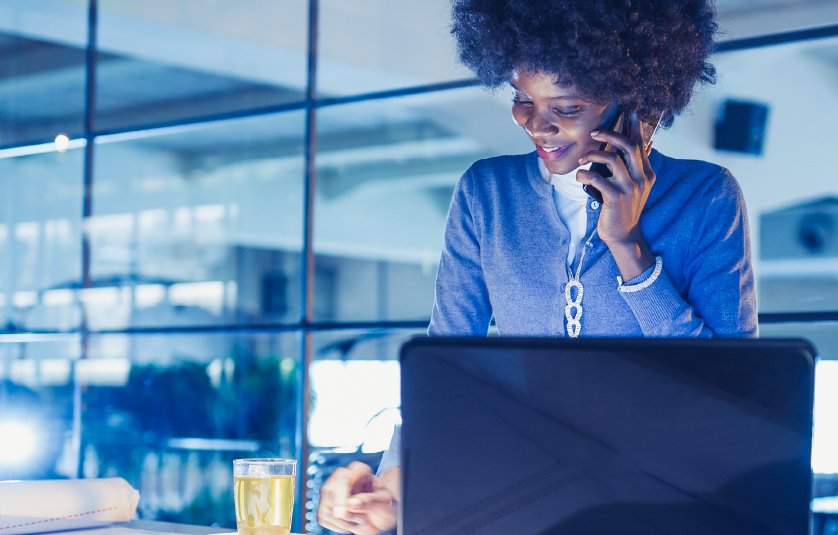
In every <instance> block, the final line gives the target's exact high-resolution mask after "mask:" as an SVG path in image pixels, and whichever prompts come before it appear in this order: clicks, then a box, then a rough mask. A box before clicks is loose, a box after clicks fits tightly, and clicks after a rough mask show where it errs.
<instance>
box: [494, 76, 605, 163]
mask: <svg viewBox="0 0 838 535" xmlns="http://www.w3.org/2000/svg"><path fill="white" fill-rule="evenodd" d="M554 80H555V77H553V76H550V75H549V74H545V73H539V74H530V73H528V72H526V71H524V70H516V71H514V72H513V73H512V77H511V78H510V80H509V84H510V85H511V86H512V90H513V95H514V98H513V101H512V102H513V104H512V117H513V118H514V119H515V122H516V123H517V124H518V126H520V127H521V128H523V129H524V131H525V132H526V133H527V135H528V136H529V137H530V139H531V140H532V142H533V143H535V146H536V150H537V151H538V156H539V157H540V158H541V159H542V160H544V164H545V165H546V166H547V169H548V170H549V171H550V172H551V173H553V174H556V175H564V174H567V173H569V172H571V171H573V170H574V169H576V168H577V167H579V159H580V158H581V157H582V156H585V155H586V154H587V153H588V152H589V151H592V150H598V149H599V145H600V142H599V141H595V140H594V139H593V138H591V132H592V131H594V130H596V129H602V128H606V127H607V126H608V123H609V122H610V120H611V117H612V116H613V115H614V110H615V109H616V105H611V106H601V105H598V104H594V103H593V102H590V101H589V100H586V99H585V98H583V97H582V95H581V94H579V92H578V91H577V90H576V88H574V87H573V86H570V87H560V86H558V85H556V84H555V83H554Z"/></svg>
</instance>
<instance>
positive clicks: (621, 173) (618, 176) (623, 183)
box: [579, 150, 631, 189]
mask: <svg viewBox="0 0 838 535" xmlns="http://www.w3.org/2000/svg"><path fill="white" fill-rule="evenodd" d="M589 162H594V163H601V164H604V165H605V166H606V167H608V170H609V171H611V175H612V180H611V181H610V182H612V183H614V182H616V183H617V184H619V185H620V187H621V189H626V188H629V187H631V176H630V175H629V172H628V169H626V164H625V162H623V159H622V158H621V157H620V155H619V154H617V153H616V152H610V151H604V150H592V151H590V152H589V153H588V154H586V155H585V156H583V157H582V158H580V159H579V165H585V164H587V163H589Z"/></svg>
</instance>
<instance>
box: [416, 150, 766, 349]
mask: <svg viewBox="0 0 838 535" xmlns="http://www.w3.org/2000/svg"><path fill="white" fill-rule="evenodd" d="M537 158H538V156H537V154H536V153H535V152H533V153H530V154H525V155H520V156H500V157H497V158H489V159H486V160H480V161H478V162H476V163H474V164H473V165H472V166H471V167H470V168H469V169H468V171H466V172H465V174H464V175H463V176H462V178H461V179H460V182H459V184H458V185H457V188H456V189H455V191H454V197H453V200H452V202H451V207H450V209H449V212H448V221H447V223H446V228H445V242H444V246H443V250H442V259H441V261H440V264H439V272H438V274H437V282H436V298H435V301H434V309H433V314H432V316H431V324H430V327H429V329H428V334H430V335H432V336H440V335H449V336H451V335H459V336H465V335H474V336H485V335H486V333H487V330H488V327H489V321H490V320H491V318H492V316H493V315H494V317H495V322H496V324H497V328H498V331H500V334H501V335H507V336H553V337H555V336H565V333H566V319H565V312H564V310H565V304H566V301H565V297H564V287H565V284H567V280H568V277H567V269H566V259H567V251H568V242H569V239H570V232H569V231H568V229H567V228H566V227H565V226H564V224H563V223H562V222H561V220H560V219H559V216H558V212H557V210H556V206H555V204H554V201H553V196H552V186H550V184H548V183H547V182H546V181H545V180H544V179H543V178H542V177H541V174H540V172H539V169H538V159H537ZM650 163H651V164H652V168H653V169H654V171H655V174H656V175H657V181H656V182H655V185H654V186H653V188H652V191H651V193H650V195H649V199H648V201H647V202H646V206H645V208H644V210H643V215H642V217H641V225H642V228H643V235H644V237H645V238H646V241H647V243H648V244H649V248H650V249H651V250H652V253H653V254H655V255H659V256H661V257H662V259H663V273H662V274H661V275H660V276H659V277H658V278H657V280H656V281H655V282H654V283H652V284H651V285H649V286H648V287H646V288H645V289H643V290H640V291H636V292H620V291H618V283H617V276H619V274H620V272H619V269H618V268H617V264H616V262H615V261H614V257H613V256H612V255H611V253H610V251H609V250H608V247H607V246H606V245H605V243H604V242H603V241H602V240H600V239H599V238H598V236H595V237H594V239H593V240H592V241H591V244H590V246H589V247H588V248H587V249H588V251H587V253H586V256H585V260H584V264H583V266H582V274H581V277H580V280H581V282H582V284H583V285H584V287H585V293H584V296H583V299H582V306H583V308H584V313H583V314H582V318H581V322H582V332H581V336H623V337H641V336H645V337H699V336H700V337H710V336H719V337H722V336H725V337H751V336H756V335H757V311H756V294H755V290H754V277H753V271H752V269H751V249H750V242H749V237H748V218H747V214H746V212H745V202H744V199H743V197H742V192H741V190H740V189H739V184H738V183H737V182H736V179H735V178H733V175H731V174H730V172H729V171H728V170H727V169H724V168H722V167H719V166H717V165H714V164H710V163H707V162H701V161H693V160H676V159H673V158H668V157H666V156H663V155H662V154H660V153H659V152H657V151H652V154H651V155H650ZM599 210H600V207H599V205H598V203H595V202H593V200H591V201H590V202H589V203H588V206H587V213H588V226H587V232H586V235H589V234H590V232H591V231H592V230H593V228H594V227H595V226H596V223H597V219H598V218H599ZM581 249H582V247H580V248H579V251H577V253H576V259H575V261H574V263H573V270H574V273H575V272H576V266H577V265H578V264H579V256H580V252H581ZM651 273H652V268H650V269H649V270H648V271H647V272H646V273H644V274H642V275H640V276H639V277H637V278H635V279H633V280H631V281H628V282H626V284H627V285H631V284H638V283H640V282H642V281H643V280H644V279H646V278H648V277H649V276H650V275H651Z"/></svg>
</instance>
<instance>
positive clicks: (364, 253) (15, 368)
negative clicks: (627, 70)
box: [0, 0, 838, 532]
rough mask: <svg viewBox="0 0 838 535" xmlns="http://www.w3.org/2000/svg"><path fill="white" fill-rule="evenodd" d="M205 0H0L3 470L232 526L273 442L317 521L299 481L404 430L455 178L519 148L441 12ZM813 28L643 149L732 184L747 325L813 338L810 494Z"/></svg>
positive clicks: (724, 83) (832, 199)
mask: <svg viewBox="0 0 838 535" xmlns="http://www.w3.org/2000/svg"><path fill="white" fill-rule="evenodd" d="M210 4H211V5H210ZM210 4H208V3H207V2H203V1H199V0H174V1H173V0H159V1H158V0H153V1H147V2H127V1H122V0H98V1H93V2H90V1H88V0H38V1H37V2H28V1H27V2H20V1H9V2H0V65H2V66H3V75H2V76H1V77H0V91H2V92H3V95H4V98H3V100H2V101H3V104H2V106H0V171H2V174H0V176H2V179H0V191H2V193H3V197H2V199H3V200H2V201H0V214H2V215H0V250H2V261H0V273H2V276H0V308H2V310H3V314H4V318H3V322H2V323H3V329H2V331H1V332H0V479H8V478H49V477H109V476H120V477H124V478H126V479H127V480H128V481H129V482H130V483H131V484H132V485H133V486H134V487H136V488H138V489H139V490H140V492H141V494H142V500H141V502H140V510H139V515H140V517H141V518H144V519H160V520H171V521H177V522H188V523H195V524H205V525H217V526H223V527H231V526H233V525H234V520H233V514H232V509H231V507H232V486H231V483H230V478H231V476H232V472H231V462H230V461H231V460H232V459H233V458H236V457H247V456H259V455H261V456H266V455H271V456H287V457H294V458H297V459H300V460H301V461H304V462H305V464H306V465H310V467H311V468H310V469H309V470H304V469H303V467H302V466H301V467H300V470H299V471H298V473H299V474H300V477H301V478H302V479H304V480H306V481H301V484H300V485H299V486H298V489H300V491H301V494H300V496H299V498H298V507H297V511H298V512H299V513H300V514H299V515H298V518H297V520H296V522H297V524H296V526H295V530H302V529H306V530H308V531H312V532H318V531H319V530H320V528H319V527H318V526H317V525H316V524H315V523H314V521H313V520H314V518H313V514H312V512H311V511H312V509H313V508H314V507H316V503H315V501H316V495H317V492H316V491H317V488H318V485H319V484H320V483H321V482H322V480H323V479H324V478H325V477H327V475H328V473H329V471H330V470H331V469H332V468H334V467H335V466H337V465H339V464H345V463H347V462H349V461H351V460H355V459H358V460H361V461H365V462H368V463H370V464H371V465H372V466H375V464H376V463H377V461H378V459H379V458H380V454H381V453H380V452H381V451H382V450H383V449H384V448H386V447H387V444H388V441H389V437H390V434H391V433H392V429H393V426H394V425H395V424H397V423H398V422H399V421H400V415H399V405H400V401H399V385H398V377H399V368H398V362H397V358H398V348H399V346H400V344H401V343H402V341H403V340H404V339H405V338H406V337H408V336H411V335H416V334H422V333H423V332H424V329H425V327H426V326H427V322H428V318H429V315H430V310H431V306H432V304H433V293H434V279H435V276H436V269H437V264H438V261H439V255H440V250H441V245H442V231H443V228H444V224H445V217H446V213H447V209H448V204H449V202H450V198H451V193H452V191H453V188H454V186H455V184H456V182H457V180H458V179H459V177H460V175H461V174H462V173H463V171H464V170H465V169H466V168H467V167H468V166H469V165H470V164H471V163H472V162H473V161H475V160H477V159H479V158H485V157H490V156H494V155H499V154H510V153H524V152H529V151H530V150H531V148H532V147H531V146H530V145H529V142H528V141H527V139H526V137H525V136H524V135H523V134H522V133H521V132H520V131H519V130H518V129H517V127H515V125H514V124H513V122H512V121H511V120H510V115H509V103H508V99H507V95H506V94H505V93H504V92H502V91H500V92H497V93H489V92H486V91H483V90H481V89H478V88H476V87H474V84H473V83H472V82H471V81H470V80H468V79H467V78H466V76H467V73H466V72H464V71H463V70H462V69H461V68H460V67H458V66H457V64H456V61H455V56H454V51H453V46H452V43H451V38H450V36H449V34H448V31H447V24H448V22H447V17H448V13H447V2H444V1H436V0H435V1H433V2H423V3H418V4H417V3H406V2H389V3H386V6H385V5H384V4H380V3H374V2H360V3H359V2H353V3H352V7H351V8H349V7H347V6H348V4H347V5H344V3H341V2H335V1H333V0H329V1H326V0H319V1H318V0H283V1H281V2H276V1H273V0H246V1H235V2H234V1H232V0H217V1H214V2H212V3H210ZM408 22H409V24H408ZM315 30H316V31H315ZM836 35H838V28H833V29H826V30H824V29H819V30H818V31H815V32H807V31H802V32H797V33H795V34H790V35H774V36H766V37H765V38H757V39H751V40H747V41H730V42H725V43H722V44H721V45H720V50H719V52H718V54H717V55H716V56H715V62H716V64H717V66H718V68H719V75H720V76H719V84H717V85H716V86H714V87H711V88H705V89H703V90H702V91H701V92H700V93H699V94H698V95H697V97H696V99H695V101H694V103H693V104H692V106H691V108H690V110H689V111H688V112H687V113H685V114H684V115H683V116H682V117H679V118H678V119H677V120H676V122H675V125H674V126H673V127H672V128H671V129H670V130H667V131H663V132H661V133H660V134H659V136H658V138H657V140H656V144H655V146H656V148H657V149H659V150H660V151H661V152H663V153H665V154H667V155H669V156H674V157H679V158H700V159H705V160H709V161H712V162H716V163H719V164H721V165H724V166H726V167H729V168H730V169H731V170H732V171H733V172H734V174H735V175H736V176H737V178H738V179H739V182H740V184H741V186H742V189H743V192H744V194H745V197H746V201H747V204H748V209H749V221H750V228H751V236H752V245H753V253H754V264H755V269H756V275H757V280H758V291H759V307H760V320H761V325H760V327H761V334H762V335H763V336H799V337H805V338H808V339H810V340H812V341H813V342H814V343H815V345H816V346H817V348H818V351H819V353H820V356H821V360H820V362H819V364H818V367H817V394H816V396H817V402H816V427H815V446H814V450H813V470H814V471H815V473H816V474H817V484H816V489H815V492H816V493H817V495H823V496H826V495H838V456H837V455H836V454H835V452H836V451H838V409H836V407H838V400H837V399H836V397H835V394H834V393H835V392H838V366H835V364H838V334H836V333H838V201H836V199H838V181H836V179H835V177H833V176H832V174H833V172H832V171H831V167H830V166H829V165H828V164H826V163H825V162H824V160H826V159H828V155H829V154H831V152H830V146H829V140H830V139H831V132H830V131H829V125H831V124H833V123H835V122H836V121H832V120H831V117H832V115H833V114H838V107H836V103H838V98H836V97H838V40H836V38H835V37H832V36H836ZM393 43H399V45H398V46H395V45H394V44H393ZM728 101H730V102H734V103H739V104H747V105H751V106H755V107H756V108H752V109H759V110H763V111H767V115H764V117H766V119H765V127H764V129H763V130H762V131H760V132H761V133H762V135H761V136H760V139H762V145H761V147H760V150H756V151H754V150H751V151H750V152H742V151H738V152H732V151H729V150H721V149H717V148H715V147H716V145H717V144H716V142H715V137H716V129H717V125H718V124H720V123H723V122H724V117H723V116H722V115H721V111H722V110H724V109H727V108H726V103H727V102H728ZM760 132H756V133H757V134H759V133H760Z"/></svg>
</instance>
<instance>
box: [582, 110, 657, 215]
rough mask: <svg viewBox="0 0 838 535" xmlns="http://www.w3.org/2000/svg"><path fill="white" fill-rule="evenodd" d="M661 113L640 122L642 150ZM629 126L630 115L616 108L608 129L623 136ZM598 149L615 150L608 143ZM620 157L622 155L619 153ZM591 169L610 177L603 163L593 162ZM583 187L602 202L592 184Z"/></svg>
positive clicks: (599, 193) (647, 143)
mask: <svg viewBox="0 0 838 535" xmlns="http://www.w3.org/2000/svg"><path fill="white" fill-rule="evenodd" d="M662 116H663V114H661V115H660V116H659V117H658V118H657V119H654V120H653V121H650V122H648V123H640V136H641V137H642V138H643V150H644V151H646V150H647V149H648V148H649V143H651V142H652V137H654V135H655V132H657V130H658V124H659V123H660V120H661V117H662ZM630 128H631V121H630V115H629V114H628V113H627V112H626V111H625V110H624V109H623V108H621V107H620V108H617V111H616V112H614V118H613V119H611V123H610V124H609V125H608V129H609V130H611V131H612V132H617V133H620V134H623V135H624V136H628V135H629V131H630ZM599 150H604V151H609V152H613V151H616V150H617V149H616V147H614V146H612V145H611V144H610V143H602V144H601V145H600V146H599ZM620 157H621V158H622V155H620ZM591 171H594V172H596V173H599V174H600V175H602V178H610V177H611V176H612V174H611V170H610V169H608V166H607V165H605V164H604V163H594V164H593V165H591ZM582 187H583V188H584V189H585V192H586V193H587V194H588V195H590V196H591V197H593V198H594V199H596V201H597V202H599V203H600V204H602V193H601V192H600V191H599V190H598V189H596V188H595V187H593V186H589V185H587V184H585V185H584V186H582Z"/></svg>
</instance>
